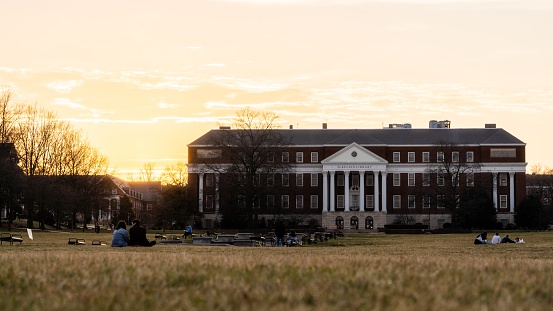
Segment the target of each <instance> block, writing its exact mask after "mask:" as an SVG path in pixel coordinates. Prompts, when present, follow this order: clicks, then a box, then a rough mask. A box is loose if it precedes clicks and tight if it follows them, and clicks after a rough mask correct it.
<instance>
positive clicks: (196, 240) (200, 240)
mask: <svg viewBox="0 0 553 311" xmlns="http://www.w3.org/2000/svg"><path fill="white" fill-rule="evenodd" d="M192 245H211V237H193V238H192Z"/></svg>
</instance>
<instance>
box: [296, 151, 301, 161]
mask: <svg viewBox="0 0 553 311" xmlns="http://www.w3.org/2000/svg"><path fill="white" fill-rule="evenodd" d="M296 163H303V152H301V151H298V152H296Z"/></svg>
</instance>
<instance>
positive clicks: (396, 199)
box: [392, 194, 401, 209]
mask: <svg viewBox="0 0 553 311" xmlns="http://www.w3.org/2000/svg"><path fill="white" fill-rule="evenodd" d="M392 208H393V209H400V208H401V195H400V194H394V195H393V196H392Z"/></svg>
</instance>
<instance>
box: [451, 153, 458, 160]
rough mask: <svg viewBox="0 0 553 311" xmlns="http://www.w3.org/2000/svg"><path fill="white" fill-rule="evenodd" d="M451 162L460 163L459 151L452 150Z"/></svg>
mask: <svg viewBox="0 0 553 311" xmlns="http://www.w3.org/2000/svg"><path fill="white" fill-rule="evenodd" d="M451 162H453V163H459V151H452V152H451Z"/></svg>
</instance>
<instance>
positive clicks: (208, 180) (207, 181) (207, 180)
mask: <svg viewBox="0 0 553 311" xmlns="http://www.w3.org/2000/svg"><path fill="white" fill-rule="evenodd" d="M205 186H206V187H213V174H205Z"/></svg>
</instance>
